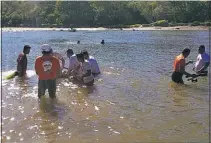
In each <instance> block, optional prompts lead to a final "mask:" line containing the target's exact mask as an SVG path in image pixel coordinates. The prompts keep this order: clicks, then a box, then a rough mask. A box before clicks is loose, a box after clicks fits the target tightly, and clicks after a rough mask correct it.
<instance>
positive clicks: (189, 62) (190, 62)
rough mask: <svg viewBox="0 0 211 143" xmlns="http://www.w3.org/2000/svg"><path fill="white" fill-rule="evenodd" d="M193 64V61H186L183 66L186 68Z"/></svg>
mask: <svg viewBox="0 0 211 143" xmlns="http://www.w3.org/2000/svg"><path fill="white" fill-rule="evenodd" d="M192 63H193V61H188V62H187V63H186V64H185V66H187V65H189V64H192Z"/></svg>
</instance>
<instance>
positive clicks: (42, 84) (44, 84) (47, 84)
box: [38, 79, 56, 98]
mask: <svg viewBox="0 0 211 143" xmlns="http://www.w3.org/2000/svg"><path fill="white" fill-rule="evenodd" d="M46 89H48V93H49V96H50V97H51V98H55V97H56V79H49V80H39V82H38V97H39V98H40V97H41V96H43V95H45V91H46Z"/></svg>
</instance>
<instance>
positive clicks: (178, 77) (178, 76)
mask: <svg viewBox="0 0 211 143" xmlns="http://www.w3.org/2000/svg"><path fill="white" fill-rule="evenodd" d="M182 76H183V74H182V73H180V72H173V73H172V76H171V79H172V81H173V82H176V83H182V84H183V83H184V82H183V80H182Z"/></svg>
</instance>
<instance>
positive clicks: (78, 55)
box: [76, 53, 84, 63]
mask: <svg viewBox="0 0 211 143" xmlns="http://www.w3.org/2000/svg"><path fill="white" fill-rule="evenodd" d="M76 57H77V59H78V61H79V62H82V63H83V62H84V55H83V54H82V53H80V54H76Z"/></svg>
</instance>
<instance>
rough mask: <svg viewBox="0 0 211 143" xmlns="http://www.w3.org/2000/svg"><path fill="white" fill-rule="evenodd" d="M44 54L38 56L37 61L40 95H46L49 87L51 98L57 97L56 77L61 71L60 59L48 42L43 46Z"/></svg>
mask: <svg viewBox="0 0 211 143" xmlns="http://www.w3.org/2000/svg"><path fill="white" fill-rule="evenodd" d="M41 49H42V54H43V55H42V56H40V57H37V59H36V61H35V71H36V73H37V75H38V76H39V82H38V97H39V98H40V97H41V96H43V95H45V91H46V89H48V92H49V96H50V97H51V98H55V97H56V78H57V74H58V73H59V72H60V64H59V60H58V59H57V58H56V57H54V56H52V55H51V53H52V48H51V46H50V45H48V44H44V45H42V46H41Z"/></svg>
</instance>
